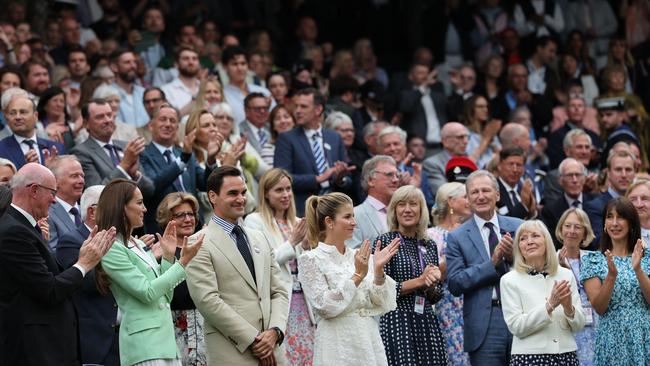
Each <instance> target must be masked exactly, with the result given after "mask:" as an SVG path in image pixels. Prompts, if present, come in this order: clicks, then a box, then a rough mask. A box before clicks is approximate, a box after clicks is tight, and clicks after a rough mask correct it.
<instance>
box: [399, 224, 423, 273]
mask: <svg viewBox="0 0 650 366" xmlns="http://www.w3.org/2000/svg"><path fill="white" fill-rule="evenodd" d="M397 235H398V236H399V240H400V244H401V245H404V237H403V236H402V234H400V233H397ZM420 243H422V240H418V241H417V244H416V249H417V252H418V259H419V262H420V263H415V261H414V260H413V257H411V256H410V255H407V257H408V258H409V262H410V264H411V272H412V273H413V277H414V278H415V277H417V276H418V273H417V268H418V267H419V268H420V273H422V272H423V271H424V268H425V267H426V263H425V261H424V256H425V254H426V253H427V248H426V247H425V246H424V245H420ZM418 264H419V266H418Z"/></svg>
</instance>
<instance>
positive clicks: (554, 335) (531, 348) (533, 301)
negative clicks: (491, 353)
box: [501, 266, 585, 354]
mask: <svg viewBox="0 0 650 366" xmlns="http://www.w3.org/2000/svg"><path fill="white" fill-rule="evenodd" d="M559 280H567V281H569V284H570V286H571V303H572V304H573V307H574V309H575V314H574V315H573V319H569V318H568V317H567V316H566V315H564V310H563V308H562V306H558V307H557V308H555V310H554V311H553V313H552V314H551V316H549V315H548V312H547V311H546V299H547V298H548V297H549V296H550V294H551V290H552V289H553V284H554V282H555V281H559ZM501 304H502V307H503V318H504V320H505V322H506V325H507V326H508V329H509V330H510V332H511V333H512V335H513V338H512V354H543V353H550V354H559V353H565V352H572V351H575V350H577V346H576V341H575V338H574V336H573V333H575V332H578V331H580V330H581V329H582V328H583V327H584V325H585V313H584V310H583V309H582V304H581V303H580V295H579V294H578V286H577V283H576V279H575V277H574V276H573V273H571V271H570V270H568V269H566V268H564V267H561V266H558V269H557V273H556V274H555V275H553V276H551V275H547V276H546V277H544V276H543V275H541V274H538V275H534V276H531V275H529V274H527V273H521V272H518V271H516V270H512V271H510V272H508V273H507V274H505V275H504V276H503V277H501Z"/></svg>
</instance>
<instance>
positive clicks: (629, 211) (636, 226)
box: [596, 197, 641, 254]
mask: <svg viewBox="0 0 650 366" xmlns="http://www.w3.org/2000/svg"><path fill="white" fill-rule="evenodd" d="M612 211H616V213H617V214H618V216H620V217H621V218H623V219H625V221H627V225H628V227H629V232H628V233H627V253H628V254H631V253H632V252H633V251H634V246H635V245H636V241H637V240H639V239H641V223H640V221H639V214H638V213H637V212H636V209H635V208H634V205H632V201H630V200H629V199H627V198H625V197H618V198H615V199H613V200H610V201H609V202H607V205H606V206H605V209H604V210H603V225H604V223H605V220H606V219H607V215H608V214H609V213H611V212H612ZM596 229H599V228H596ZM607 250H612V238H611V237H610V236H609V233H608V232H607V230H604V229H603V234H602V235H601V236H600V251H601V252H603V253H604V252H605V251H607Z"/></svg>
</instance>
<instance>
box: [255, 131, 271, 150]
mask: <svg viewBox="0 0 650 366" xmlns="http://www.w3.org/2000/svg"><path fill="white" fill-rule="evenodd" d="M257 141H259V142H260V147H264V145H266V143H267V142H268V141H269V139H268V137H266V132H265V131H264V130H263V129H261V128H260V129H259V131H257Z"/></svg>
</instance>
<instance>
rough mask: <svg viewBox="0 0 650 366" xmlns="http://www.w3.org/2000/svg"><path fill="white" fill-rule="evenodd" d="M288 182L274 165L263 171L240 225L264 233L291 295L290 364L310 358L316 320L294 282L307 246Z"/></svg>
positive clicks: (289, 322) (299, 288)
mask: <svg viewBox="0 0 650 366" xmlns="http://www.w3.org/2000/svg"><path fill="white" fill-rule="evenodd" d="M292 183H293V178H292V177H291V175H290V174H289V173H288V172H287V171H286V170H284V169H280V168H274V169H271V170H269V171H268V172H266V173H264V175H263V176H262V179H261V180H260V184H259V198H260V199H259V205H258V207H257V210H256V211H255V212H253V213H252V214H250V215H248V216H246V219H245V220H244V225H245V226H246V227H249V228H251V229H256V230H259V231H262V232H265V233H267V234H268V238H269V239H271V246H272V249H273V256H274V257H275V260H276V261H277V262H278V264H279V265H280V268H281V269H282V275H283V277H284V281H285V283H286V285H287V292H288V293H289V294H291V297H290V299H289V300H290V307H289V319H288V321H287V331H286V335H285V338H286V340H287V342H286V343H285V348H286V356H287V361H288V362H289V364H290V365H308V364H311V363H312V358H313V348H314V332H315V324H316V321H315V320H314V315H313V314H312V311H311V308H310V307H309V305H308V303H307V301H306V299H305V296H304V294H303V291H302V286H301V285H300V281H298V261H297V260H296V258H298V257H299V256H300V255H301V254H302V253H303V251H304V250H309V249H310V247H309V242H308V241H307V240H306V234H307V225H306V221H305V220H301V219H299V218H297V217H296V203H295V200H294V198H293V191H292V189H291V185H292ZM299 244H300V245H299Z"/></svg>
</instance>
